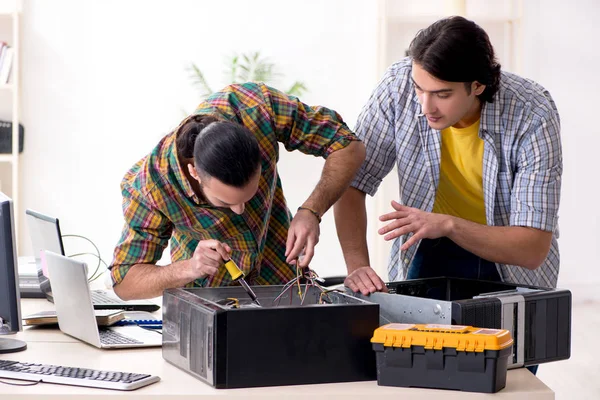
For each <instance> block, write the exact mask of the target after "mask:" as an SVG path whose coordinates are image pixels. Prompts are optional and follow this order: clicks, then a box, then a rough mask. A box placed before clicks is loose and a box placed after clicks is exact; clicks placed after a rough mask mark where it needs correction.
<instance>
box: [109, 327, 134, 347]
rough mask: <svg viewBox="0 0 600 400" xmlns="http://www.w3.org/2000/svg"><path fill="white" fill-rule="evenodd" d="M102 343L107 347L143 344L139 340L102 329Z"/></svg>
mask: <svg viewBox="0 0 600 400" xmlns="http://www.w3.org/2000/svg"><path fill="white" fill-rule="evenodd" d="M100 343H102V344H105V345H114V344H142V343H143V342H140V341H139V340H136V339H134V338H132V337H129V336H125V335H122V334H120V333H118V332H115V331H113V330H110V329H100Z"/></svg>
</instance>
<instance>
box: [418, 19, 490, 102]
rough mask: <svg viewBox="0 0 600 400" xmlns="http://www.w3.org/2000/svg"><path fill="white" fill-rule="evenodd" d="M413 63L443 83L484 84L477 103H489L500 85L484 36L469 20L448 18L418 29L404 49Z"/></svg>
mask: <svg viewBox="0 0 600 400" xmlns="http://www.w3.org/2000/svg"><path fill="white" fill-rule="evenodd" d="M408 53H409V55H410V56H411V57H412V59H413V61H414V62H415V63H417V64H419V66H421V67H422V68H423V69H424V70H425V71H427V72H428V73H430V74H431V75H433V76H434V77H436V78H437V79H440V80H442V81H447V82H465V87H466V88H467V92H468V93H471V86H470V84H471V82H473V81H477V82H479V83H481V84H483V85H486V88H485V90H484V91H483V93H481V94H480V95H479V99H480V100H481V101H488V102H490V103H491V102H493V98H494V94H495V93H496V92H497V91H498V86H499V84H500V64H498V62H497V60H496V57H495V56H494V48H493V46H492V43H491V42H490V38H489V37H488V35H487V33H485V31H484V30H483V29H481V27H480V26H479V25H477V24H476V23H474V22H473V21H469V20H467V19H465V18H463V17H449V18H445V19H441V20H439V21H437V22H434V23H433V24H432V25H430V26H429V27H427V28H425V29H421V30H420V31H419V32H418V33H417V35H416V36H415V38H414V39H413V41H412V42H411V44H410V47H409V49H408Z"/></svg>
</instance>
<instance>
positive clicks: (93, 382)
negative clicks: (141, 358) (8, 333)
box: [0, 360, 160, 390]
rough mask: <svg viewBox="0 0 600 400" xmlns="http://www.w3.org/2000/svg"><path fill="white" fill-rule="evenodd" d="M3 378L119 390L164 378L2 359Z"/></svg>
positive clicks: (132, 388) (0, 361) (130, 388)
mask: <svg viewBox="0 0 600 400" xmlns="http://www.w3.org/2000/svg"><path fill="white" fill-rule="evenodd" d="M2 378H4V379H19V380H24V381H34V382H37V381H40V382H44V383H57V384H60V385H72V386H87V387H93V388H100V389H116V390H134V389H138V388H141V387H143V386H146V385H150V384H152V383H155V382H158V381H159V380H160V378H159V377H158V376H152V375H146V374H136V373H132V372H117V371H101V370H97V369H87V368H77V367H67V366H62V365H49V364H34V363H26V362H19V361H9V360H0V379H2Z"/></svg>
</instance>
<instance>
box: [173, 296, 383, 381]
mask: <svg viewBox="0 0 600 400" xmlns="http://www.w3.org/2000/svg"><path fill="white" fill-rule="evenodd" d="M303 286H304V285H303ZM252 288H253V289H254V291H255V293H256V296H257V300H258V302H259V304H260V305H261V306H259V305H257V303H256V302H254V301H252V300H251V299H250V298H249V297H248V295H247V294H246V292H245V291H244V289H243V288H242V287H239V286H231V287H218V288H182V289H169V290H166V291H165V292H164V294H163V308H162V310H163V347H162V349H163V358H164V359H165V360H167V361H168V362H170V363H171V364H174V365H175V366H177V367H178V368H180V369H182V370H184V371H186V372H188V373H190V374H191V375H193V376H195V377H196V378H198V379H200V380H202V381H204V382H206V383H207V384H210V385H212V386H214V387H216V388H243V387H254V386H280V385H298V384H312V383H329V382H349V381H364V380H375V379H376V378H377V373H376V363H375V353H374V352H373V349H372V347H371V343H370V339H371V337H372V336H373V331H375V329H377V327H378V326H379V305H378V304H375V303H371V302H367V301H364V300H362V299H358V298H356V297H353V296H349V295H347V294H345V293H343V292H338V291H328V292H327V293H323V292H321V291H320V290H318V289H317V288H316V287H309V288H308V290H306V289H305V291H304V295H303V296H302V297H300V295H299V293H298V291H296V290H291V291H288V292H286V294H285V295H284V296H283V297H281V298H280V299H279V300H278V301H275V299H276V298H277V296H278V295H279V294H280V293H282V286H253V287H252Z"/></svg>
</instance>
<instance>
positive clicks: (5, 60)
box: [0, 42, 14, 85]
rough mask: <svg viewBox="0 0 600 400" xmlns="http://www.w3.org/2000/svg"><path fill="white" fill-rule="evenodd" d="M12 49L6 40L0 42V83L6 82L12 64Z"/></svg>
mask: <svg viewBox="0 0 600 400" xmlns="http://www.w3.org/2000/svg"><path fill="white" fill-rule="evenodd" d="M13 58H14V50H13V48H12V47H10V46H9V45H8V44H7V43H6V42H0V85H5V84H7V83H8V80H9V78H10V71H11V69H12V65H13Z"/></svg>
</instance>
